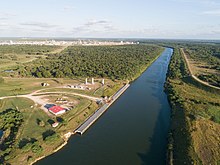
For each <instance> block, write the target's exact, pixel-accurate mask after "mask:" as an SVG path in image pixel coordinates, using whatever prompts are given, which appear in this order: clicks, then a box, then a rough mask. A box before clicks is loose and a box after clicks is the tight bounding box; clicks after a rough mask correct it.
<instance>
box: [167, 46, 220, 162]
mask: <svg viewBox="0 0 220 165" xmlns="http://www.w3.org/2000/svg"><path fill="white" fill-rule="evenodd" d="M166 90H167V93H168V98H169V101H170V103H171V107H172V115H171V117H172V122H171V132H170V137H169V145H168V151H169V156H170V157H169V161H170V162H172V163H173V164H181V163H183V162H184V163H185V164H192V163H193V164H218V163H219V162H220V159H219V155H220V150H219V148H220V139H219V137H220V136H219V132H218V131H216V130H218V129H219V127H220V91H219V90H217V89H215V88H212V87H209V86H206V85H204V84H201V83H200V82H198V81H196V80H195V79H193V78H192V77H191V75H190V74H189V70H188V68H187V65H186V63H185V60H184V57H183V56H182V54H181V52H180V50H179V49H178V48H175V51H174V55H173V57H172V59H171V62H170V66H169V71H168V77H167V83H166Z"/></svg>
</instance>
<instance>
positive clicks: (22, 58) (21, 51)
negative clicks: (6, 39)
mask: <svg viewBox="0 0 220 165" xmlns="http://www.w3.org/2000/svg"><path fill="white" fill-rule="evenodd" d="M62 50H63V48H62V47H59V46H40V45H1V46H0V72H1V75H3V76H4V75H9V74H12V75H13V73H4V72H3V71H4V70H7V69H9V70H11V69H12V70H16V69H18V68H19V67H20V66H22V64H24V63H27V62H31V61H34V60H36V59H39V58H45V57H46V55H48V54H50V53H58V52H60V51H62Z"/></svg>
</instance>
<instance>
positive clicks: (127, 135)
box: [36, 48, 173, 165]
mask: <svg viewBox="0 0 220 165" xmlns="http://www.w3.org/2000/svg"><path fill="white" fill-rule="evenodd" d="M172 53H173V50H172V49H170V48H166V49H165V51H164V52H163V53H162V54H161V56H160V57H159V58H158V59H157V60H156V61H155V62H154V63H153V64H152V65H151V66H150V67H149V68H148V69H147V70H146V71H145V72H144V73H143V74H142V75H141V76H140V77H139V78H138V79H137V80H136V81H134V82H133V83H132V84H131V86H130V87H129V88H128V89H127V90H126V91H125V93H124V94H123V95H122V96H121V97H120V98H119V99H118V100H117V101H116V102H115V103H114V104H113V105H112V106H111V107H110V108H109V109H108V110H107V112H106V113H104V114H103V115H102V116H101V118H100V119H99V120H98V121H96V122H95V123H94V125H92V126H91V127H90V128H89V129H88V130H87V131H86V132H85V133H84V134H83V135H82V136H79V135H76V136H73V137H71V138H70V140H69V141H68V144H67V145H66V146H65V147H64V148H63V149H61V150H60V151H58V152H57V153H55V154H53V155H51V156H49V157H47V158H45V159H43V160H41V161H39V162H37V163H36V164H37V165H49V164H52V165H60V164H63V165H69V164H71V165H145V164H146V165H148V164H149V165H162V164H165V159H166V144H167V133H168V129H169V122H170V107H169V104H168V101H167V96H166V94H165V93H164V82H165V79H166V73H167V68H168V64H169V61H170V57H171V55H172Z"/></svg>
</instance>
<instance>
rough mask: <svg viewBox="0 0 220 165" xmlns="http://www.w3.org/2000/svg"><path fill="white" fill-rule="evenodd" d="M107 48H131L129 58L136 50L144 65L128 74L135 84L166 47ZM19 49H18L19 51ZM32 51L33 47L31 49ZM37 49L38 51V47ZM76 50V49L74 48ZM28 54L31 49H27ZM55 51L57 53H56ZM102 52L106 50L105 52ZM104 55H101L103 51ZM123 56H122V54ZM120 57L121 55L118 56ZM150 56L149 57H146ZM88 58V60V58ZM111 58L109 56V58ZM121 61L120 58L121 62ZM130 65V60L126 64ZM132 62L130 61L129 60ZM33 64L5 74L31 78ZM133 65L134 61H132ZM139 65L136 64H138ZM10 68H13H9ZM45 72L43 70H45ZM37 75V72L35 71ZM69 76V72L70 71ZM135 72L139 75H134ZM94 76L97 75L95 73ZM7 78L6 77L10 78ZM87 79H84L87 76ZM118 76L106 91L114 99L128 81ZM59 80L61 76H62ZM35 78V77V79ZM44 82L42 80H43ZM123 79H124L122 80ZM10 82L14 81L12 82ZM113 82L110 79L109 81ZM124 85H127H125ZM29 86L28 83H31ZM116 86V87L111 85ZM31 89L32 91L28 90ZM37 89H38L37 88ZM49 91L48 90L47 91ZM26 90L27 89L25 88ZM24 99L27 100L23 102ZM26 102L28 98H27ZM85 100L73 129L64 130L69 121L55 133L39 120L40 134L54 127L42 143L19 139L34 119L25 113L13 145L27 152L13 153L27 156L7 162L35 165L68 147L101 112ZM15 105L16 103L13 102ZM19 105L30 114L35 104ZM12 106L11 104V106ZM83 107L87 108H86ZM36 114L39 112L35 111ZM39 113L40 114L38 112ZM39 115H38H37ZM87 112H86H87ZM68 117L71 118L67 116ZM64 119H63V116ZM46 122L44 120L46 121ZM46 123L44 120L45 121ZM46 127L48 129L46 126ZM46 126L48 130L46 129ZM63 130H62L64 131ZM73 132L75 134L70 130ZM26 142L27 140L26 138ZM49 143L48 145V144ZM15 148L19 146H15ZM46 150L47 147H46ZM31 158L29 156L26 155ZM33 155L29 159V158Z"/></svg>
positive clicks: (10, 159) (21, 102)
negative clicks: (76, 132)
mask: <svg viewBox="0 0 220 165" xmlns="http://www.w3.org/2000/svg"><path fill="white" fill-rule="evenodd" d="M87 48H88V49H90V47H87ZM95 48H98V49H103V50H104V51H106V50H105V49H104V48H101V47H100V46H97V47H95ZM106 48H107V49H109V48H110V49H111V50H113V53H114V52H115V51H116V52H117V51H118V52H120V51H125V52H126V51H127V49H128V50H129V54H127V57H129V55H131V56H133V55H132V51H133V53H136V57H135V59H133V60H136V61H138V60H140V61H141V62H137V64H138V63H139V64H138V65H140V66H137V67H136V69H135V70H134V71H133V72H132V75H128V74H126V75H125V76H128V77H127V80H126V82H132V81H134V80H135V79H137V78H138V77H139V76H140V75H141V74H142V73H143V72H144V71H145V70H146V69H147V68H148V67H149V66H150V65H151V64H152V63H153V62H154V61H155V60H156V59H157V58H158V57H159V56H160V55H161V53H162V51H163V50H164V48H162V47H159V46H155V45H141V46H138V45H137V46H136V47H135V46H131V47H130V46H129V45H128V46H114V47H113V46H110V47H109V46H108V47H106ZM117 48H118V49H119V50H117ZM16 49H17V48H16ZM28 49H29V48H28ZM34 49H35V48H34ZM71 49H72V48H71ZM77 49H79V48H77ZM83 49H85V48H83ZM66 50H68V49H65V50H63V51H62V52H65V51H66ZM92 50H94V48H92ZM144 50H146V52H145V51H144ZM26 51H27V50H26ZM53 51H54V50H53ZM101 51H102V50H101ZM33 53H35V52H33ZM99 53H100V52H99ZM99 53H98V54H96V53H95V56H96V55H97V56H98V55H99ZM108 54H109V55H110V54H111V52H110V53H108ZM49 56H51V54H49V55H48V57H49ZM119 56H120V55H119ZM116 57H117V56H116ZM127 57H126V60H129V58H127ZM146 57H147V58H146ZM44 58H47V57H43V58H40V59H41V60H42V61H44ZM86 58H87V57H86ZM107 58H108V57H107ZM144 58H146V59H145V60H143V59H144ZM78 60H80V59H78ZM119 60H120V59H119ZM111 62H114V61H111ZM125 62H126V61H125ZM127 62H128V61H127ZM32 63H33V61H32V62H28V63H24V64H23V63H22V65H23V66H18V68H19V69H18V70H15V71H14V72H10V73H7V74H6V73H4V76H6V75H7V76H12V77H20V78H22V77H24V78H25V77H26V78H30V75H28V73H27V72H24V71H28V69H27V68H25V67H29V66H32ZM129 63H130V62H129ZM35 64H36V62H35ZM42 64H43V63H41V65H42ZM134 64H135V63H134ZM134 64H132V63H131V64H127V65H128V66H129V67H130V66H131V67H135V66H133V65H134ZM35 66H37V65H35ZM10 67H11V65H10ZM129 67H127V68H128V69H129ZM22 68H23V69H24V70H23V71H22ZM7 69H10V68H7ZM41 69H42V68H41ZM38 71H40V72H41V73H43V72H44V70H38ZM128 71H129V70H127V71H126V72H128ZM33 73H34V72H33ZM63 73H64V74H65V72H63ZM66 73H67V72H66ZM100 73H101V72H100ZM134 73H135V74H134ZM42 75H44V74H42ZM92 75H93V74H92ZM7 76H6V77H7ZM80 76H82V75H77V76H76V77H80ZM84 76H86V75H84ZM84 76H83V77H84ZM108 76H110V75H108ZM114 76H116V77H113V82H112V83H116V84H115V85H114V86H115V87H114V86H113V87H112V89H111V91H109V89H107V91H108V92H107V91H106V92H105V94H107V93H109V94H107V95H110V96H112V94H114V93H116V91H117V90H118V89H119V88H120V87H121V85H122V84H124V83H125V81H124V80H117V79H118V78H117V76H120V72H118V71H116V72H115V75H114ZM58 77H59V76H58ZM58 77H57V76H55V77H54V79H56V78H58ZM110 78H112V77H111V76H110ZM32 79H33V78H32ZM40 79H42V78H40ZM119 79H120V78H119ZM122 79H124V78H123V77H122ZM9 80H10V79H9ZM9 80H7V81H9ZM109 81H110V80H109ZM111 81H112V80H111ZM123 82H124V83H123ZM2 83H3V84H4V82H2ZM27 83H28V82H27ZM111 86H112V85H111ZM27 89H28V88H27ZM36 89H37V88H36ZM45 89H46V88H45ZM25 90H26V89H25ZM4 92H5V93H6V92H7V91H4ZM16 93H17V94H20V93H25V91H23V90H21V91H16ZM97 93H99V94H98V95H101V93H100V92H99V91H98V92H97ZM87 94H89V95H90V93H87ZM77 99H79V100H81V99H80V98H77ZM6 100H7V102H5V103H4V104H3V105H1V108H3V107H4V106H5V105H7V106H6V107H8V106H9V105H8V104H9V102H10V100H11V101H13V102H14V101H16V100H17V101H16V102H18V101H19V99H16V100H12V99H6ZM22 100H23V99H22ZM24 100H25V99H24ZM82 101H83V102H84V103H83V104H82V105H81V104H80V105H79V107H78V108H77V109H78V110H79V109H80V108H81V110H80V112H79V116H80V117H77V118H78V119H77V124H76V123H75V124H74V125H73V126H71V128H70V127H67V128H66V129H64V127H66V126H65V125H68V121H62V122H63V123H62V124H61V125H60V126H59V127H58V128H56V129H54V130H53V131H51V130H50V129H51V126H49V125H48V123H45V122H42V121H39V125H43V127H41V128H39V129H40V130H41V131H40V132H42V131H43V129H44V130H47V129H48V128H50V129H49V130H47V131H46V132H43V133H45V135H44V134H43V141H42V140H40V141H39V142H38V139H39V137H38V138H37V139H35V138H32V137H31V136H28V137H27V139H24V140H25V141H24V142H23V141H22V142H21V141H20V142H19V143H18V139H17V137H18V136H20V134H21V133H23V131H26V132H27V130H26V129H27V128H25V125H26V124H27V123H26V122H25V120H26V119H28V120H29V119H31V118H32V115H31V114H30V115H28V113H25V114H24V116H23V118H22V120H23V121H22V130H21V129H18V134H19V135H17V136H16V139H15V142H13V143H14V145H15V144H16V145H22V146H21V148H22V150H24V151H22V152H20V151H19V152H20V153H19V152H17V150H18V149H16V150H12V151H11V152H13V153H14V152H15V153H16V152H17V154H18V153H19V155H20V154H24V156H23V158H22V157H20V158H19V156H18V155H16V156H12V157H9V156H7V157H6V158H7V160H6V162H7V163H10V164H14V163H15V161H16V162H20V161H22V164H34V163H36V162H37V161H39V160H40V159H43V158H44V157H46V156H49V155H51V154H53V153H55V152H57V151H58V150H60V149H61V148H62V147H64V146H65V145H66V144H67V141H68V140H69V138H70V137H71V135H74V133H73V130H75V129H76V128H77V127H78V126H79V125H80V123H82V122H83V121H85V119H86V118H88V117H89V116H90V115H91V114H92V113H93V112H94V111H95V110H97V109H98V106H97V105H96V104H95V103H93V102H90V103H89V102H88V101H87V102H86V100H83V99H82ZM13 102H12V103H13ZM19 103H20V104H22V105H18V106H16V107H15V108H16V109H19V110H20V109H24V110H22V111H26V110H25V108H26V109H30V108H28V107H31V105H32V104H33V102H30V101H28V100H27V103H25V102H24V101H19ZM1 104H2V102H1ZM10 104H11V103H10ZM14 104H17V103H13V105H14ZM82 106H83V107H82ZM34 111H35V110H34ZM36 112H37V111H36ZM36 112H35V113H36ZM84 112H85V113H84ZM37 113H39V114H37V115H38V116H39V117H40V118H42V117H43V118H45V119H46V118H48V117H47V115H46V114H44V112H39V111H38V112H37ZM67 116H68V115H67ZM61 117H62V116H61ZM45 119H44V120H45ZM44 120H43V121H44ZM70 120H71V123H73V122H72V119H71V118H70ZM44 125H45V126H44ZM44 127H45V128H44ZM73 127H74V129H73ZM61 128H62V129H61ZM70 130H71V131H70ZM20 140H21V139H20ZM22 140H23V139H22ZM53 140H55V141H54V143H53V145H51V144H52V143H51V142H52V141H53ZM44 143H45V144H44ZM14 147H15V146H14ZM45 147H46V148H45ZM15 148H16V147H15ZM31 151H32V153H31ZM9 153H10V151H9ZM28 153H31V154H28ZM45 153H46V154H45ZM25 155H26V156H27V157H26V156H25ZM28 155H29V156H28Z"/></svg>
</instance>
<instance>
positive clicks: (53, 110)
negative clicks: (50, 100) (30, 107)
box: [48, 105, 66, 115]
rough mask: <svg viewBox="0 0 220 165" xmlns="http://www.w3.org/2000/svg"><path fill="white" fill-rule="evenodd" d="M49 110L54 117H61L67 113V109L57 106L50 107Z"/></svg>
mask: <svg viewBox="0 0 220 165" xmlns="http://www.w3.org/2000/svg"><path fill="white" fill-rule="evenodd" d="M48 110H49V111H50V112H51V113H52V114H54V115H61V114H63V113H65V112H66V109H65V108H62V107H60V106H57V105H54V106H52V107H50V108H49V109H48Z"/></svg>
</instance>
